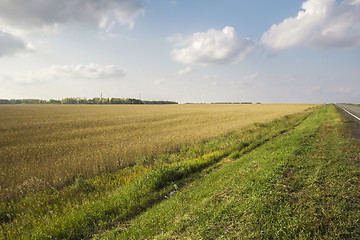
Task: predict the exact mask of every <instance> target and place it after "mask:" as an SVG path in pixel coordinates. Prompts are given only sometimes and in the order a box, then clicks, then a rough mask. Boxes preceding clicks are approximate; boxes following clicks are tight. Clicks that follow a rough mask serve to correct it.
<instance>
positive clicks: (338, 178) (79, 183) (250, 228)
mask: <svg viewBox="0 0 360 240" xmlns="http://www.w3.org/2000/svg"><path fill="white" fill-rule="evenodd" d="M359 153H360V144H359V142H358V141H355V140H352V139H350V138H347V137H346V134H345V133H344V125H343V122H342V121H341V119H340V117H339V115H338V114H337V112H336V109H335V107H334V106H332V105H328V106H325V107H323V108H320V109H317V110H314V111H312V112H308V113H302V114H296V115H290V116H285V117H283V118H282V119H279V120H274V121H272V122H270V123H267V124H263V123H255V124H254V125H253V126H252V127H249V128H246V129H242V130H240V131H237V132H234V133H232V134H227V135H224V136H221V137H217V138H213V139H211V140H209V141H206V142H199V143H196V144H192V145H188V146H184V147H182V148H180V149H179V150H178V151H177V152H175V153H164V154H158V155H148V156H144V157H139V158H138V159H137V160H136V165H135V166H133V167H131V168H125V169H122V170H120V171H118V172H115V173H106V174H103V175H101V176H98V177H95V178H84V177H83V176H79V177H78V178H77V179H76V181H75V182H74V183H73V184H72V185H71V186H69V187H66V188H64V189H61V190H57V189H53V188H51V189H47V190H44V191H41V192H38V193H36V194H32V195H31V194H30V195H28V196H27V197H26V198H24V199H21V200H19V201H15V202H8V203H6V204H2V205H1V208H0V223H1V230H0V233H1V234H0V237H2V238H4V239H81V238H85V239H88V238H91V237H93V238H95V239H358V238H359V237H360V228H359V227H358V226H359V225H360V223H359V219H360V210H359V206H360V204H359V203H360V199H359V196H360V184H359V182H360V181H359V177H360V170H359V164H360V163H359V156H360V154H359ZM175 183H176V184H177V185H178V186H179V187H180V189H179V190H177V191H176V193H175V194H174V195H173V196H171V197H168V196H169V193H170V192H172V191H174V184H175ZM165 196H167V198H165Z"/></svg>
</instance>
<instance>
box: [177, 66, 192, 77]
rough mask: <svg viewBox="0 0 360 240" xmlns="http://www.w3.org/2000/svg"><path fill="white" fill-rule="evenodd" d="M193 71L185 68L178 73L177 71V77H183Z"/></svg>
mask: <svg viewBox="0 0 360 240" xmlns="http://www.w3.org/2000/svg"><path fill="white" fill-rule="evenodd" d="M194 71H195V70H194V69H193V68H191V67H186V68H184V69H181V70H180V71H178V73H177V74H178V75H179V76H182V75H185V74H188V73H191V72H194Z"/></svg>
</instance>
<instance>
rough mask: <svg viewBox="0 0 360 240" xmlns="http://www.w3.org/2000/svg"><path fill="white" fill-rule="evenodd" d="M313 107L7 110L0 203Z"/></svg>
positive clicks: (2, 120) (0, 116)
mask: <svg viewBox="0 0 360 240" xmlns="http://www.w3.org/2000/svg"><path fill="white" fill-rule="evenodd" d="M311 106H313V105H310V104H257V105H241V104H233V105H230V104H228V105H226V104H224V105H217V104H191V105H110V106H93V105H2V106H0V132H1V138H0V157H1V159H0V164H1V173H0V198H1V199H6V198H8V197H9V196H14V195H16V194H20V195H21V194H22V193H26V192H29V191H36V190H38V189H40V188H44V187H48V186H61V185H63V184H64V183H65V182H66V181H67V180H68V179H71V178H73V177H74V176H76V175H78V174H80V173H81V174H83V175H85V176H94V175H96V174H99V173H101V172H104V171H113V170H116V169H119V168H122V167H126V166H130V165H132V164H133V163H134V161H135V159H136V157H139V156H144V155H149V154H158V153H161V152H169V151H174V150H176V149H177V148H179V147H180V146H183V145H186V144H190V143H194V142H198V141H204V140H206V139H209V138H211V137H215V136H219V135H223V134H226V133H229V132H232V131H235V130H237V129H240V128H243V127H246V126H248V125H251V124H252V123H253V122H267V121H270V120H272V119H274V118H278V117H280V116H283V115H286V114H291V113H295V112H300V111H304V110H305V109H307V108H309V107H311Z"/></svg>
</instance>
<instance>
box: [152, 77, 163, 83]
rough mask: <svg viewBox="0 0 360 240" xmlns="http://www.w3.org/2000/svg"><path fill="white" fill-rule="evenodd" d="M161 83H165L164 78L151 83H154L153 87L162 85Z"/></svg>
mask: <svg viewBox="0 0 360 240" xmlns="http://www.w3.org/2000/svg"><path fill="white" fill-rule="evenodd" d="M163 82H165V79H164V78H158V79H156V80H155V81H154V82H153V83H154V84H155V85H158V84H161V83H163Z"/></svg>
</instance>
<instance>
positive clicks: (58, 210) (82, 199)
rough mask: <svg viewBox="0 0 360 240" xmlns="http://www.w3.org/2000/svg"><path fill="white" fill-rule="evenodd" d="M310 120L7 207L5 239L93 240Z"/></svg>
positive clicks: (216, 141)
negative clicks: (202, 174) (177, 186)
mask: <svg viewBox="0 0 360 240" xmlns="http://www.w3.org/2000/svg"><path fill="white" fill-rule="evenodd" d="M307 115H308V113H302V114H295V115H291V116H285V117H284V118H283V119H281V120H274V121H272V122H270V123H268V124H258V123H256V124H254V126H253V127H249V128H246V129H242V130H240V131H237V132H234V133H232V134H227V135H225V136H221V137H218V138H213V139H211V140H209V141H206V142H200V143H196V144H192V145H189V146H184V147H182V148H180V149H179V151H178V152H176V153H164V154H160V155H156V156H155V155H154V156H150V155H148V156H146V157H140V158H138V159H137V160H136V163H137V164H136V165H135V166H134V167H131V168H125V169H123V170H121V171H118V172H116V173H106V174H104V175H101V176H98V177H95V178H92V179H85V178H84V177H82V176H79V177H78V179H77V180H76V181H75V183H74V184H73V185H71V186H69V187H67V188H64V189H62V190H57V189H54V188H50V189H48V190H45V191H41V192H39V193H36V194H33V195H28V196H27V197H26V198H24V199H22V200H20V201H15V202H9V203H7V204H2V205H1V206H2V207H1V208H2V210H1V212H0V213H1V216H2V219H1V223H2V224H1V226H2V231H1V233H2V234H1V235H2V236H7V237H8V238H9V239H37V238H38V239H42V238H65V239H78V238H83V237H89V236H90V235H91V234H92V233H94V232H96V231H100V230H101V229H106V228H108V227H109V226H112V225H114V224H116V223H117V222H123V221H126V220H127V219H129V218H132V217H134V216H136V215H137V214H139V213H141V212H142V211H144V210H146V209H147V208H148V207H150V206H152V205H153V204H155V203H157V202H158V201H160V200H163V199H164V197H165V195H167V194H168V193H169V192H170V191H171V190H173V183H174V182H175V181H178V180H181V179H184V181H188V180H189V179H191V178H189V176H193V174H194V173H196V172H199V171H201V170H203V169H207V170H206V171H209V167H210V169H211V168H213V169H216V168H218V167H220V165H221V164H222V163H221V162H220V161H221V160H223V159H224V158H225V157H228V158H236V157H238V156H240V155H243V154H246V153H247V152H249V151H251V150H252V149H255V148H257V147H258V146H260V145H262V144H264V143H265V142H267V141H270V140H271V139H273V138H275V137H276V136H278V135H280V134H283V133H285V132H286V131H289V130H290V129H292V128H293V127H294V126H296V125H298V124H299V123H300V122H302V121H303V120H304V119H305V118H306V117H307ZM217 163H219V164H218V165H217ZM1 235H0V236H1Z"/></svg>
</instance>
